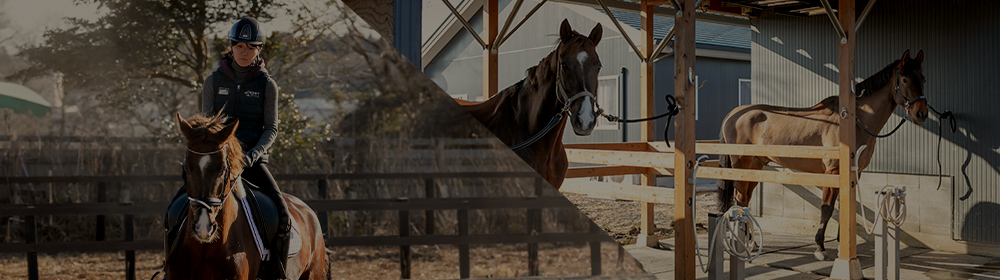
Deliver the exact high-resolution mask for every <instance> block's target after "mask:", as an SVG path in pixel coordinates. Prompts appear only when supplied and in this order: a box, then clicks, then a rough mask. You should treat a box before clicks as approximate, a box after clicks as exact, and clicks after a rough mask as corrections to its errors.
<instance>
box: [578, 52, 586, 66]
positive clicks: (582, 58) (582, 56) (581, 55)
mask: <svg viewBox="0 0 1000 280" xmlns="http://www.w3.org/2000/svg"><path fill="white" fill-rule="evenodd" d="M576 60H579V61H580V67H583V62H585V61H587V52H580V53H578V54H576Z"/></svg>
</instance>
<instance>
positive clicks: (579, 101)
mask: <svg viewBox="0 0 1000 280" xmlns="http://www.w3.org/2000/svg"><path fill="white" fill-rule="evenodd" d="M602 31H603V29H602V28H601V25H600V24H597V26H595V27H594V29H593V30H591V31H590V35H589V36H583V35H581V34H580V33H577V32H576V31H573V28H572V27H570V26H569V21H567V20H563V22H562V26H561V27H560V28H559V46H558V47H557V49H556V51H555V54H554V55H555V56H554V59H552V60H550V61H549V63H552V64H554V65H549V67H553V68H552V69H555V70H556V71H557V72H556V73H557V74H556V77H557V79H556V94H558V95H559V104H560V105H561V106H562V107H563V108H564V109H568V110H569V115H570V124H571V125H572V126H573V131H574V132H576V135H581V136H586V135H590V133H591V132H593V131H594V127H595V126H596V125H597V117H598V116H599V115H598V112H597V110H596V109H595V107H596V105H595V104H596V103H597V75H598V74H599V73H600V72H601V59H600V58H599V57H598V56H597V43H599V42H600V41H601V32H602Z"/></svg>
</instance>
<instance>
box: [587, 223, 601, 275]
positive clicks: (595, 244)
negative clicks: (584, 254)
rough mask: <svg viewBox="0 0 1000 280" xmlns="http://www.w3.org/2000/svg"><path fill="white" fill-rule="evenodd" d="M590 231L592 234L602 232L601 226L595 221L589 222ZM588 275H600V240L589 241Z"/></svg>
mask: <svg viewBox="0 0 1000 280" xmlns="http://www.w3.org/2000/svg"><path fill="white" fill-rule="evenodd" d="M590 232H591V233H594V234H599V233H604V231H603V230H601V227H599V226H597V224H595V223H591V224H590ZM590 275H593V276H597V275H601V242H600V241H590Z"/></svg>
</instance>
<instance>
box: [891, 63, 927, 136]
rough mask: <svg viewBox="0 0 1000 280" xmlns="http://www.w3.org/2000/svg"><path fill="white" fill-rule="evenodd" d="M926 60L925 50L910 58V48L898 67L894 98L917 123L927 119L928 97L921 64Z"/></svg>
mask: <svg viewBox="0 0 1000 280" xmlns="http://www.w3.org/2000/svg"><path fill="white" fill-rule="evenodd" d="M923 62H924V51H923V50H921V51H919V52H917V57H916V58H910V50H906V52H904V53H903V58H901V59H900V60H899V66H897V67H896V75H895V76H896V79H895V81H894V85H895V87H894V88H893V95H892V99H893V100H894V101H895V102H896V104H897V105H899V106H903V108H905V109H906V113H907V114H909V115H910V121H912V122H913V123H915V124H917V125H921V124H924V121H926V120H927V99H925V98H924V82H926V81H927V80H926V79H924V74H923V72H922V71H921V68H920V66H921V64H922V63H923Z"/></svg>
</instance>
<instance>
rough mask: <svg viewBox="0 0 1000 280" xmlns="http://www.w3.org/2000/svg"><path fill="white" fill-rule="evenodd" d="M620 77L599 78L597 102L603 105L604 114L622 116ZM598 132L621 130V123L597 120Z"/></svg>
mask: <svg viewBox="0 0 1000 280" xmlns="http://www.w3.org/2000/svg"><path fill="white" fill-rule="evenodd" d="M619 88H620V87H619V86H618V76H601V77H598V78H597V102H598V103H600V104H601V109H604V113H605V114H608V115H613V116H620V112H621V108H620V107H621V105H620V104H621V103H620V102H619V99H621V94H620V93H619V92H618V89H619ZM594 129H598V130H619V129H620V127H619V123H617V122H610V121H608V119H606V118H604V117H598V118H597V127H595V128H594Z"/></svg>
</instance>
